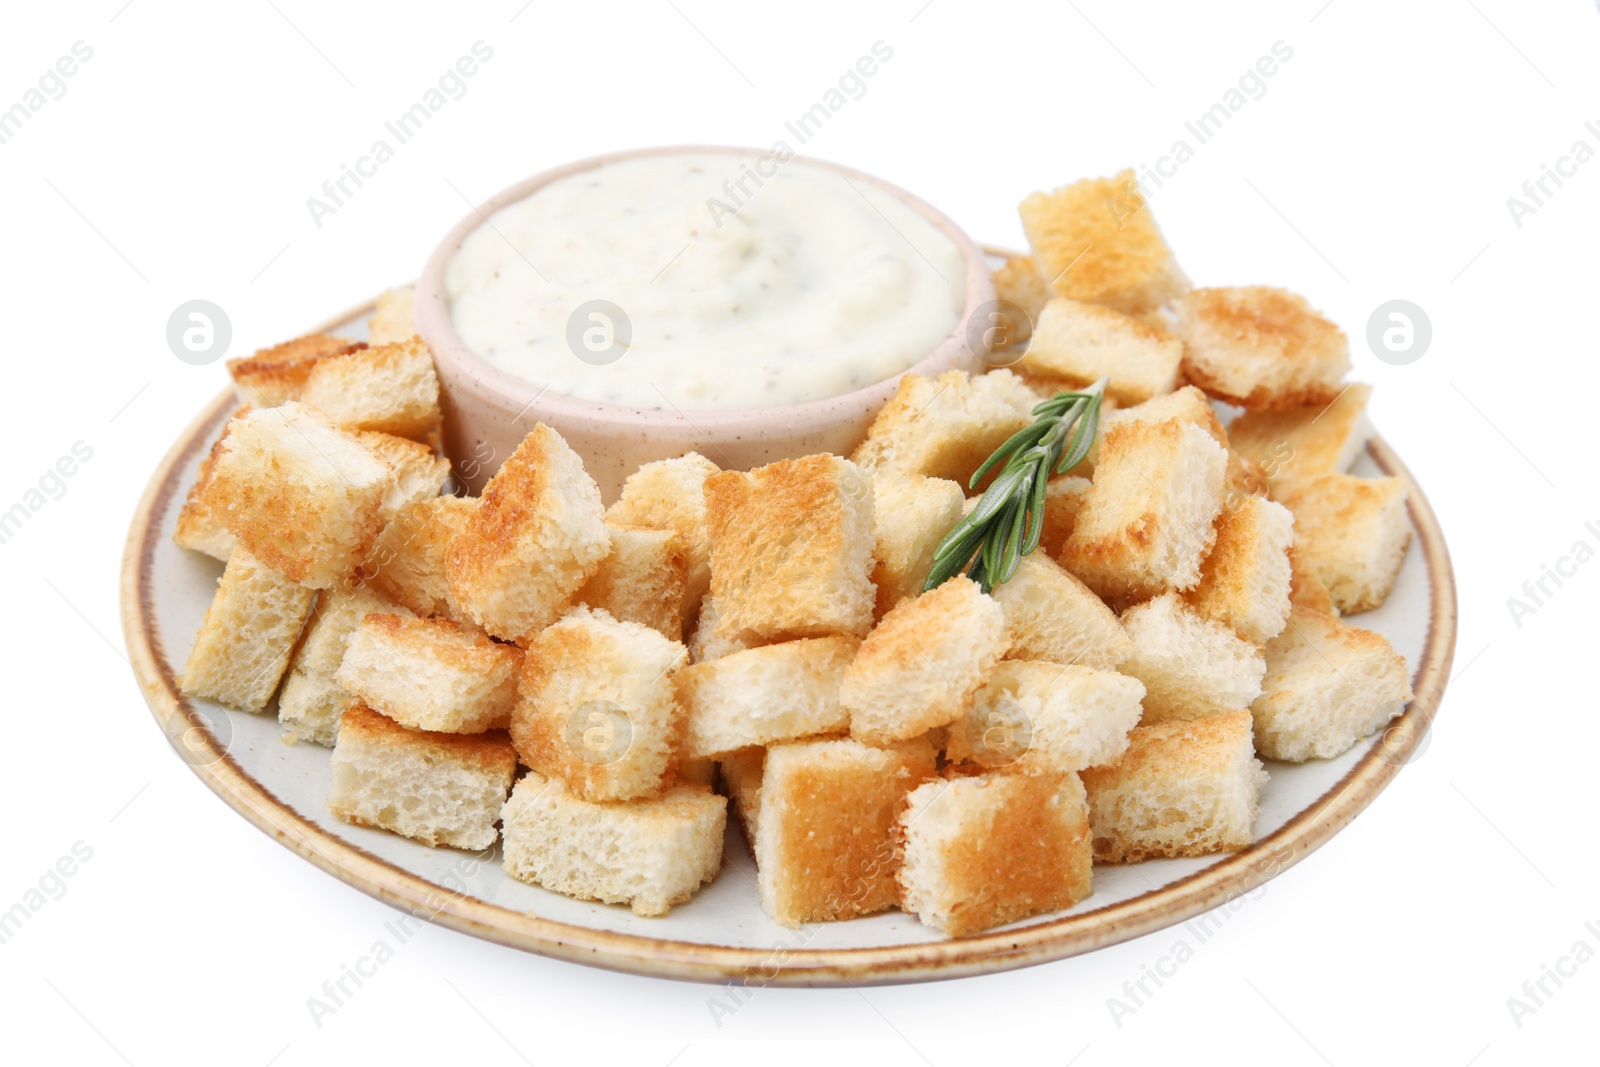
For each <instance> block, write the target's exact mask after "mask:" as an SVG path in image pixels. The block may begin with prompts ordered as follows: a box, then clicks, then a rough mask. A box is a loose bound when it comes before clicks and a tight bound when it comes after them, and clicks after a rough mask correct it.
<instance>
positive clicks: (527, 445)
mask: <svg viewBox="0 0 1600 1067" xmlns="http://www.w3.org/2000/svg"><path fill="white" fill-rule="evenodd" d="M609 551H611V538H610V537H609V536H607V534H606V526H605V519H604V518H603V512H602V510H601V507H600V489H599V487H598V486H596V485H595V483H594V479H593V478H591V477H589V474H588V472H587V471H585V470H584V469H583V460H581V459H579V458H578V454H577V453H576V452H574V451H573V450H572V449H571V448H569V447H568V446H567V443H566V442H565V441H564V440H562V439H561V435H560V434H558V433H556V432H555V431H554V430H552V429H550V427H548V426H546V425H545V424H544V423H542V422H541V423H539V424H538V425H537V426H535V427H534V428H533V431H532V432H531V433H529V434H528V436H526V437H524V438H523V439H522V443H521V444H520V445H518V446H517V450H516V451H515V452H513V453H512V454H511V455H510V456H509V457H507V459H506V461H505V465H504V466H502V467H501V468H500V470H499V472H498V473H497V474H495V476H494V477H493V478H491V479H489V484H488V485H485V486H484V487H483V494H482V495H481V496H480V497H479V498H478V506H477V507H476V508H475V509H474V510H473V512H472V514H471V515H469V516H468V517H467V523H466V528H465V529H463V530H462V531H461V532H460V533H459V534H458V535H457V536H456V537H455V538H454V539H452V540H451V542H450V550H449V552H448V553H447V554H446V557H445V574H446V575H447V576H448V578H449V581H450V596H451V598H452V600H453V602H454V603H455V604H456V605H457V606H459V607H460V608H461V610H463V611H464V612H465V613H466V614H467V616H468V617H470V618H471V619H472V621H473V622H475V623H477V624H478V625H479V626H482V627H483V628H484V629H485V630H487V631H489V633H491V634H493V635H494V636H495V637H502V638H505V639H506V640H509V641H517V642H518V643H521V644H526V642H527V640H528V639H529V637H531V636H532V635H533V634H535V633H537V632H538V631H539V630H542V629H544V628H545V627H546V626H548V625H550V624H551V623H552V622H554V621H555V620H556V617H557V616H559V615H560V614H561V611H562V609H563V608H564V607H565V606H566V605H567V603H568V602H569V601H570V599H571V597H572V595H573V594H574V593H576V592H577V591H578V590H579V589H581V588H583V583H585V582H587V581H588V580H589V579H590V578H591V577H593V575H594V572H595V571H597V570H599V569H600V562H601V561H602V560H603V559H605V557H606V553H607V552H609Z"/></svg>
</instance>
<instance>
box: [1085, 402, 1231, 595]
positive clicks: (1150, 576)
mask: <svg viewBox="0 0 1600 1067" xmlns="http://www.w3.org/2000/svg"><path fill="white" fill-rule="evenodd" d="M1227 467H1228V453H1227V451H1226V450H1225V449H1224V448H1223V447H1222V446H1221V445H1219V444H1217V442H1216V441H1214V440H1212V439H1211V437H1210V435H1208V434H1207V433H1206V431H1205V430H1203V429H1201V428H1200V427H1198V426H1196V425H1194V424H1193V423H1189V422H1184V421H1181V420H1178V419H1169V420H1167V421H1165V422H1141V421H1137V420H1136V421H1132V422H1127V423H1123V424H1121V425H1119V426H1114V427H1112V428H1111V429H1110V430H1107V431H1106V436H1105V439H1104V441H1103V442H1102V445H1101V450H1100V462H1099V464H1098V465H1097V466H1096V467H1095V472H1094V484H1093V485H1092V486H1091V487H1090V489H1089V495H1088V498H1087V499H1086V500H1085V501H1084V503H1083V507H1082V509H1081V510H1080V511H1079V512H1078V521H1077V523H1076V525H1075V526H1074V527H1073V530H1072V536H1071V537H1069V538H1067V542H1066V544H1065V545H1063V546H1062V549H1061V563H1062V565H1064V566H1065V567H1066V568H1067V569H1068V570H1069V571H1071V572H1072V573H1073V574H1075V575H1077V576H1078V577H1079V578H1081V579H1083V582H1084V584H1086V585H1087V586H1088V587H1089V588H1090V589H1093V590H1094V591H1095V592H1096V593H1097V594H1099V595H1100V596H1101V597H1102V598H1104V599H1107V600H1113V599H1119V598H1134V599H1138V598H1143V597H1150V596H1155V595H1157V594H1159V593H1161V592H1162V591H1163V590H1166V589H1190V588H1193V587H1194V586H1195V585H1196V584H1197V583H1198V582H1199V581H1200V564H1201V563H1202V562H1203V561H1204V560H1205V558H1206V553H1208V552H1210V551H1211V545H1212V542H1213V541H1214V540H1215V539H1216V530H1215V529H1214V528H1213V525H1212V524H1213V523H1214V522H1215V520H1216V518H1217V515H1218V513H1220V512H1221V510H1222V503H1223V490H1224V481H1225V479H1226V477H1227Z"/></svg>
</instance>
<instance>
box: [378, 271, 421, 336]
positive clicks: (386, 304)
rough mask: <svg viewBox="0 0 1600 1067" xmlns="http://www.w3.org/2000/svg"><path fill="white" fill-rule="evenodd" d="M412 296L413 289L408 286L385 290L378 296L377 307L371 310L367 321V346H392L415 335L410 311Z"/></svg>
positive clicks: (411, 310)
mask: <svg viewBox="0 0 1600 1067" xmlns="http://www.w3.org/2000/svg"><path fill="white" fill-rule="evenodd" d="M414 296H415V291H414V288H413V287H412V286H409V285H402V286H400V287H398V288H395V289H386V290H384V291H383V292H382V293H380V294H378V306H377V307H376V308H375V309H374V310H373V312H372V318H370V319H368V320H367V343H368V344H373V345H386V344H393V343H394V342H396V341H404V340H407V339H409V338H411V337H414V336H415V335H416V332H417V325H416V323H415V322H414V321H413V309H412V304H413V299H414Z"/></svg>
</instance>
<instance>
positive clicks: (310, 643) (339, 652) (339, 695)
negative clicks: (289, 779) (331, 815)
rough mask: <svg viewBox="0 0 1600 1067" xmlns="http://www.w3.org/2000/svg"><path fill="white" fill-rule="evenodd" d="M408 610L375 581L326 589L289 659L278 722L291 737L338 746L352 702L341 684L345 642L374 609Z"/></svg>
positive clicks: (279, 704)
mask: <svg viewBox="0 0 1600 1067" xmlns="http://www.w3.org/2000/svg"><path fill="white" fill-rule="evenodd" d="M375 611H376V612H388V613H390V614H394V615H404V614H408V612H407V611H406V609H405V608H403V607H401V606H400V605H398V604H394V603H392V602H390V601H389V600H388V599H387V598H385V597H384V596H382V595H381V594H379V593H378V592H377V591H376V590H375V589H373V588H372V587H370V586H364V585H358V586H354V587H352V588H349V589H324V590H323V591H322V592H320V593H318V594H317V602H316V607H315V608H313V609H312V613H311V621H310V622H309V623H308V624H307V625H306V630H305V636H304V637H302V638H301V639H300V645H299V647H298V648H296V649H295V651H294V658H293V659H292V660H291V661H290V663H289V676H288V677H287V678H285V679H284V681H283V692H281V693H279V694H278V722H279V723H280V724H282V726H283V733H284V737H285V738H286V739H287V740H289V741H291V742H298V741H309V742H311V743H312V744H317V745H323V746H326V747H328V748H332V747H333V743H334V742H335V741H336V740H338V738H339V716H341V715H343V714H344V709H345V708H347V707H349V705H350V700H351V695H350V691H349V690H348V689H346V688H345V687H344V686H342V685H340V684H339V678H338V673H339V664H340V663H341V662H342V661H343V660H344V649H345V642H346V640H348V639H349V637H350V635H351V634H353V633H355V632H356V627H358V626H360V625H361V620H362V618H364V617H365V616H366V615H368V614H370V613H372V612H375Z"/></svg>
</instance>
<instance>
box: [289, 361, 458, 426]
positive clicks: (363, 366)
mask: <svg viewBox="0 0 1600 1067" xmlns="http://www.w3.org/2000/svg"><path fill="white" fill-rule="evenodd" d="M300 399H301V400H303V401H305V403H306V404H308V405H310V406H311V407H314V408H316V409H317V410H318V411H320V412H322V413H323V414H324V415H326V416H328V418H330V419H332V420H333V421H334V422H335V423H337V424H338V425H339V426H341V427H342V428H344V429H346V430H378V431H380V432H382V433H392V434H394V435H395V436H397V437H411V438H417V439H421V438H424V437H427V436H428V434H430V433H432V432H433V431H434V430H437V429H438V428H439V422H440V415H439V377H438V375H437V374H435V373H434V370H433V353H432V352H431V351H429V350H428V346H427V345H426V344H424V343H423V341H422V339H421V338H420V337H411V338H408V339H406V340H404V341H396V342H394V343H392V344H386V345H376V346H374V347H372V348H364V349H361V350H359V351H356V352H349V353H346V354H344V355H338V356H333V357H330V358H328V359H324V360H320V361H319V362H318V363H317V364H316V366H314V367H312V368H311V374H310V375H309V376H308V377H307V378H306V384H305V389H304V390H303V391H302V393H301V396H300Z"/></svg>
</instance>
